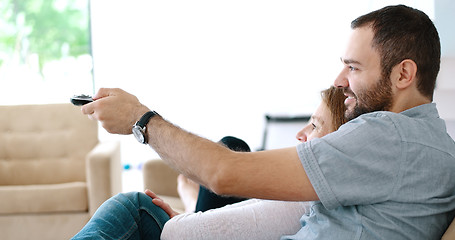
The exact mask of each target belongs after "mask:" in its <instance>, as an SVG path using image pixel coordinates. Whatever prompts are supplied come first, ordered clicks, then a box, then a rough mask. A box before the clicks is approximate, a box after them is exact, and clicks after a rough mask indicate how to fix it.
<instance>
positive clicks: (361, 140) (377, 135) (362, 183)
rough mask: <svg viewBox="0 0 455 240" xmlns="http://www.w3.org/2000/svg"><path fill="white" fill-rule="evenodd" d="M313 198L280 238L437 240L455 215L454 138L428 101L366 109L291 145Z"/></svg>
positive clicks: (434, 106)
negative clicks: (395, 109)
mask: <svg viewBox="0 0 455 240" xmlns="http://www.w3.org/2000/svg"><path fill="white" fill-rule="evenodd" d="M297 151H298V154H299V157H300V159H301V162H302V165H303V166H304V168H305V171H306V173H307V175H308V177H309V179H310V181H311V183H312V185H313V187H314V189H315V190H316V193H317V194H318V196H319V199H320V201H317V202H314V203H313V205H312V207H311V212H310V214H308V215H304V216H303V217H302V218H301V224H302V228H301V229H300V231H299V232H298V233H297V234H296V235H294V236H283V237H282V239H440V237H441V236H442V234H443V233H444V231H445V230H446V228H447V227H448V225H449V224H450V222H451V220H452V219H453V216H454V214H455V212H454V209H455V143H454V141H453V140H452V139H451V138H450V136H449V135H448V134H447V131H446V127H445V123H444V121H443V120H442V119H440V118H439V115H438V112H437V109H436V105H435V104H434V103H430V104H425V105H421V106H418V107H415V108H412V109H409V110H406V111H404V112H401V113H392V112H374V113H369V114H364V115H362V116H360V117H358V118H356V119H354V120H352V121H350V122H348V123H346V124H345V125H343V126H342V127H341V128H340V129H339V130H338V131H336V132H334V133H331V134H329V135H326V136H325V137H323V138H320V139H314V140H312V141H310V142H307V143H302V144H300V145H298V146H297Z"/></svg>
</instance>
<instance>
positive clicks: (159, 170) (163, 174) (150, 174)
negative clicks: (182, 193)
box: [142, 159, 179, 198]
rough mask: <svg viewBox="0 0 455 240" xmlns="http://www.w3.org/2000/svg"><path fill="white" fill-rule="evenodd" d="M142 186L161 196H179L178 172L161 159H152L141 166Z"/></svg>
mask: <svg viewBox="0 0 455 240" xmlns="http://www.w3.org/2000/svg"><path fill="white" fill-rule="evenodd" d="M142 173H143V177H144V188H145V189H150V190H152V191H153V192H154V193H156V194H158V195H163V196H170V197H177V198H178V197H179V194H178V192H177V176H178V172H177V171H175V170H174V169H172V168H171V167H169V166H168V165H167V164H166V163H165V162H164V161H163V160H161V159H152V160H149V161H147V162H145V163H144V165H143V167H142Z"/></svg>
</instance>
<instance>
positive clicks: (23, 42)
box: [0, 0, 90, 71]
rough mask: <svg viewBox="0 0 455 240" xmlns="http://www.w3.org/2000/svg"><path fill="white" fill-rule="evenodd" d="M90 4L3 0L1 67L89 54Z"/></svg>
mask: <svg viewBox="0 0 455 240" xmlns="http://www.w3.org/2000/svg"><path fill="white" fill-rule="evenodd" d="M87 1H88V0H0V14H1V15H2V16H3V17H2V18H0V67H1V66H2V64H4V63H5V62H6V61H9V60H11V59H12V58H17V61H18V63H19V64H27V61H28V58H29V56H31V55H32V54H36V55H37V56H38V62H39V69H40V71H41V70H42V68H43V66H44V64H45V63H47V62H49V61H53V60H58V59H61V58H63V57H67V56H74V57H77V56H80V55H83V54H90V35H89V34H90V33H89V16H88V15H89V13H88V2H87Z"/></svg>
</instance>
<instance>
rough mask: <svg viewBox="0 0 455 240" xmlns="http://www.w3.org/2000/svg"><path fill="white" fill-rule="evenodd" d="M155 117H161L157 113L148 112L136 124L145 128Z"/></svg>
mask: <svg viewBox="0 0 455 240" xmlns="http://www.w3.org/2000/svg"><path fill="white" fill-rule="evenodd" d="M155 115H159V114H158V113H157V112H155V111H148V112H146V113H145V114H144V115H142V117H141V119H139V121H138V122H137V123H136V125H137V126H139V127H141V128H144V127H145V125H147V123H149V121H150V119H151V118H152V117H154V116H155Z"/></svg>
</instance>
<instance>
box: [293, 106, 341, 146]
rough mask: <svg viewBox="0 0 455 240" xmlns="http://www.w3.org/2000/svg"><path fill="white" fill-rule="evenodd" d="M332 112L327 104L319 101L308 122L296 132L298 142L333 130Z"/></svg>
mask: <svg viewBox="0 0 455 240" xmlns="http://www.w3.org/2000/svg"><path fill="white" fill-rule="evenodd" d="M332 126H333V123H332V114H331V112H330V110H329V109H328V107H327V104H325V103H324V102H321V104H319V107H318V108H317V109H316V111H315V112H314V113H313V115H312V116H311V118H310V121H309V122H308V124H307V125H306V126H305V127H304V128H303V129H302V130H300V131H299V132H298V133H297V136H296V138H297V140H299V141H300V142H306V141H310V140H311V139H314V138H320V137H323V136H325V135H327V134H329V133H331V132H333V131H335V129H333V127H332Z"/></svg>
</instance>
